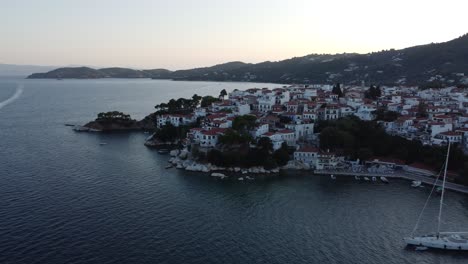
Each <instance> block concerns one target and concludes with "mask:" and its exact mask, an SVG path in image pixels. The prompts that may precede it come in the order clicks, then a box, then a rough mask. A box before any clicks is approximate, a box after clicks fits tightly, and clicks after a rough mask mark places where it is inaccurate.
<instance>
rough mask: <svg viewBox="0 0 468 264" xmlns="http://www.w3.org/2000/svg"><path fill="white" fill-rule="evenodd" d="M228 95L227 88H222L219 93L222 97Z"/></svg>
mask: <svg viewBox="0 0 468 264" xmlns="http://www.w3.org/2000/svg"><path fill="white" fill-rule="evenodd" d="M226 95H227V92H226V89H222V90H221V92H220V93H219V97H220V98H224V97H225V96H226Z"/></svg>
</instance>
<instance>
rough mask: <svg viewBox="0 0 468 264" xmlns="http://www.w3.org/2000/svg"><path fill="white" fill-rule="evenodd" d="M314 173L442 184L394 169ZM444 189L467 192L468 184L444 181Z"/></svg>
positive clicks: (429, 178)
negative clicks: (385, 171)
mask: <svg viewBox="0 0 468 264" xmlns="http://www.w3.org/2000/svg"><path fill="white" fill-rule="evenodd" d="M314 174H316V175H335V176H345V177H355V176H358V177H369V178H371V177H385V178H394V179H404V180H410V181H421V182H422V183H425V184H428V185H434V183H435V185H436V186H440V187H441V186H442V180H438V181H437V182H436V178H433V177H429V176H423V175H419V174H412V173H407V172H406V171H396V172H395V173H376V172H353V171H347V170H314ZM445 189H447V190H452V191H456V192H460V193H465V194H468V186H465V185H460V184H456V183H453V182H448V181H446V182H445Z"/></svg>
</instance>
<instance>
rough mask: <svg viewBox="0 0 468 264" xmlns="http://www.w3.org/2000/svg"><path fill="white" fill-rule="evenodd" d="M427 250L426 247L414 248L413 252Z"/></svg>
mask: <svg viewBox="0 0 468 264" xmlns="http://www.w3.org/2000/svg"><path fill="white" fill-rule="evenodd" d="M428 249H429V248H428V247H421V246H420V247H416V248H415V249H414V250H416V251H424V250H428Z"/></svg>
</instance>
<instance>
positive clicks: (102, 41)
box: [0, 0, 468, 69]
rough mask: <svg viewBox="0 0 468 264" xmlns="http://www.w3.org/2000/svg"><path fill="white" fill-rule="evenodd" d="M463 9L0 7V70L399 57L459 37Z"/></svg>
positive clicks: (225, 4) (397, 1)
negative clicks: (395, 52)
mask: <svg viewBox="0 0 468 264" xmlns="http://www.w3.org/2000/svg"><path fill="white" fill-rule="evenodd" d="M467 10H468V0H443V1H442V0H437V1H435V0H426V1H423V0H421V1H420V0H389V1H383V0H382V1H380V0H355V1H353V0H234V1H233V0H229V1H228V0H193V1H188V0H165V1H163V0H153V1H151V0H29V1H25V0H0V36H1V38H0V63H12V64H36V65H96V66H123V67H136V68H160V67H161V68H169V69H183V68H191V67H195V66H208V65H213V64H217V63H223V62H228V61H234V60H241V61H244V62H260V61H265V60H272V61H273V60H281V59H286V58H290V57H294V56H303V55H306V54H310V53H342V52H360V53H366V52H370V51H378V50H382V49H389V48H403V47H408V46H412V45H417V44H425V43H430V42H442V41H447V40H450V39H453V38H455V37H458V36H460V35H462V34H464V33H467V32H468V20H467V19H466V12H467Z"/></svg>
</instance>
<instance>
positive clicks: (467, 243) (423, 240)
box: [403, 142, 468, 250]
mask: <svg viewBox="0 0 468 264" xmlns="http://www.w3.org/2000/svg"><path fill="white" fill-rule="evenodd" d="M449 153H450V142H449V143H448V150H447V157H446V159H445V166H444V176H443V179H442V186H441V195H440V200H439V216H438V218H437V232H436V233H434V234H428V235H422V236H413V234H414V233H415V232H416V230H417V228H418V225H419V221H420V220H421V218H422V215H423V212H424V209H425V208H426V206H427V203H428V202H429V200H430V199H429V198H430V197H431V195H432V193H434V192H435V190H436V184H437V181H438V180H439V177H440V176H439V177H437V179H436V180H435V182H434V186H433V187H432V190H431V193H430V194H429V198H428V199H427V201H426V204H425V205H424V207H423V209H422V211H421V213H420V214H419V217H418V220H417V221H416V225H415V226H414V228H413V232H412V233H411V236H410V237H405V238H404V239H403V240H404V241H405V242H406V244H408V245H413V246H417V247H427V248H437V249H446V250H468V232H440V225H441V222H442V220H441V219H442V209H443V204H444V194H445V192H444V191H445V181H446V176H447V166H448V160H449Z"/></svg>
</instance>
